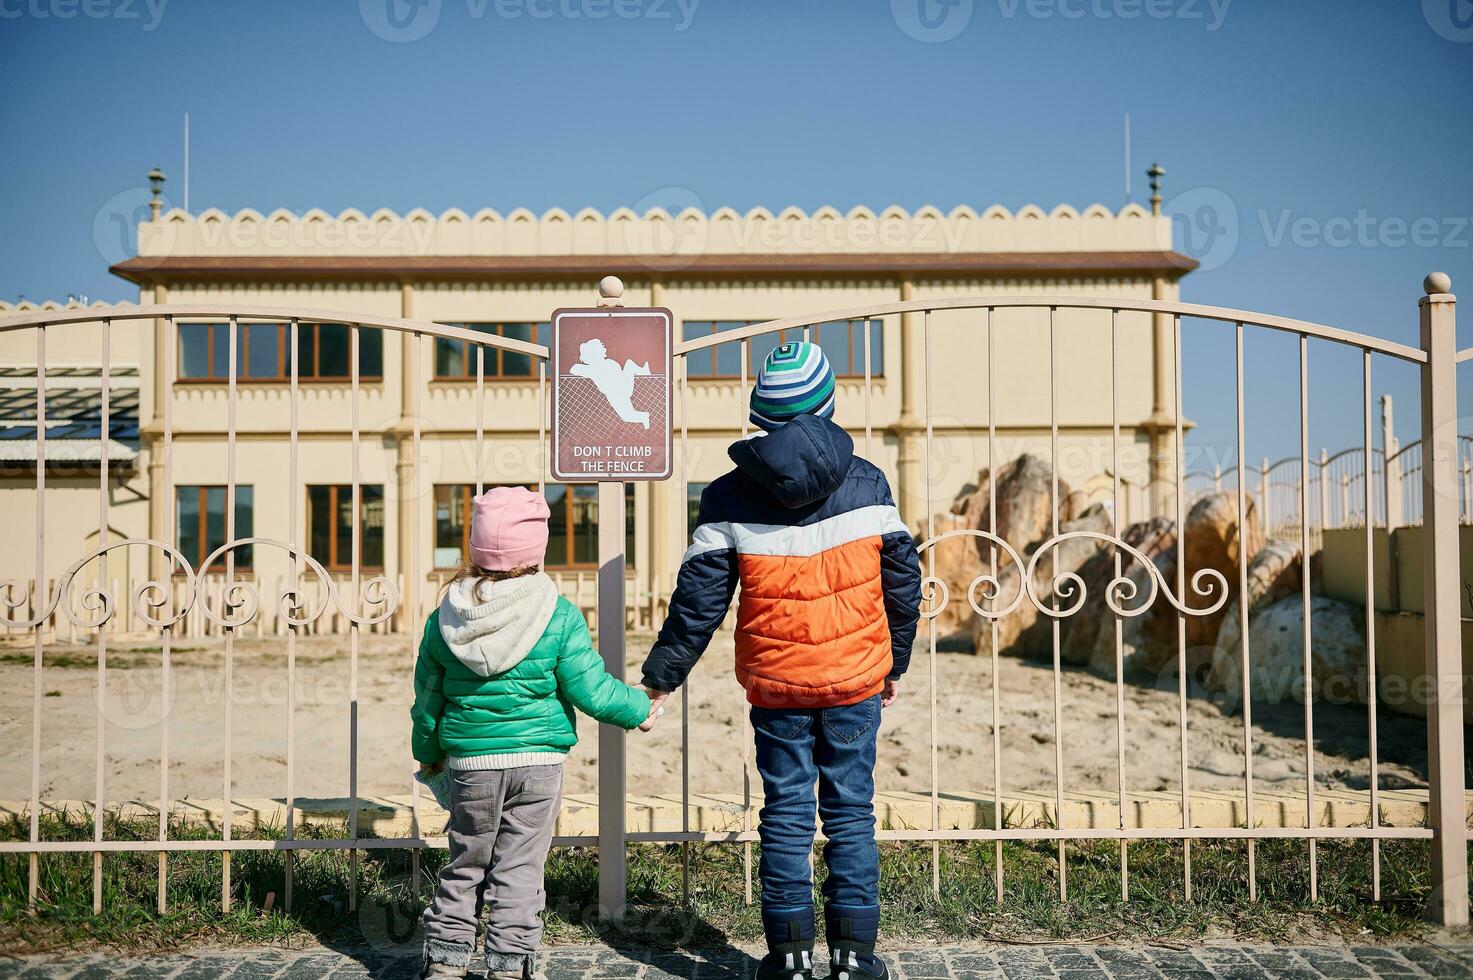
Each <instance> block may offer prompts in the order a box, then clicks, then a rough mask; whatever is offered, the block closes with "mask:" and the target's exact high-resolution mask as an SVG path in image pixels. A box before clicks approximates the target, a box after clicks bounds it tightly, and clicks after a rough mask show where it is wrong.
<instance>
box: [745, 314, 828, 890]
mask: <svg viewBox="0 0 1473 980" xmlns="http://www.w3.org/2000/svg"><path fill="white" fill-rule="evenodd" d="M748 343H749V341H746V340H743V341H742V342H741V343H740V345H739V346H738V350H739V351H740V352H741V355H742V377H741V387H740V388H738V389H737V391H738V393H739V394H740V396H741V397H740V398H739V399H738V401H737V405H738V407H739V408H740V407H742V406H745V405H746V404H747V397H748V396H747V358H748V356H750V353H749V352H750V348H749V347H748ZM749 421H750V416H749V415H748V414H747V413H746V412H742V438H743V439H746V438H747V436H748V435H750V430H749V426H748V422H749ZM751 728H752V718H751V714H750V713H749V712H746V711H743V712H742V831H743V832H744V833H746V832H750V831H751V829H752V744H753V739H754V738H755V736H754V735H753V734H752V730H751ZM808 862H809V864H812V863H813V852H812V849H811V848H810V849H809V853H808ZM742 880H743V886H742V898H743V900H744V901H745V902H746V903H747V904H748V905H751V904H752V842H751V841H747V842H746V843H745V844H744V845H743V847H742Z"/></svg>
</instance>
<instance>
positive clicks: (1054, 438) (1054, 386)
mask: <svg viewBox="0 0 1473 980" xmlns="http://www.w3.org/2000/svg"><path fill="white" fill-rule="evenodd" d="M1058 312H1059V311H1058V307H1054V306H1050V307H1049V308H1048V399H1049V402H1048V423H1049V469H1050V470H1051V471H1052V473H1053V492H1052V493H1051V494H1050V496H1051V497H1052V499H1053V506H1052V508H1051V510H1052V513H1051V515H1050V521H1051V523H1050V531H1049V533H1050V535H1052V536H1053V537H1056V538H1057V537H1058V536H1059V368H1058V365H1059V359H1058V349H1059V338H1058V323H1057V320H1058ZM1052 559H1053V582H1052V583H1050V587H1049V602H1050V603H1051V604H1052V605H1053V607H1054V610H1055V611H1057V610H1058V608H1059V594H1058V587H1059V550H1058V549H1057V548H1055V549H1053V555H1052ZM1019 571H1020V572H1025V570H1024V569H1019ZM1026 577H1027V576H1026V572H1025V574H1024V575H1023V576H1020V578H1019V581H1020V582H1022V581H1023V579H1025V578H1026ZM1049 630H1050V632H1051V634H1052V637H1053V648H1054V803H1055V806H1056V808H1057V809H1055V811H1054V813H1055V819H1056V821H1057V822H1058V824H1059V826H1060V828H1061V829H1062V827H1063V823H1064V678H1063V667H1062V665H1061V662H1060V659H1059V617H1058V616H1050V617H1049ZM1068 898H1069V865H1068V860H1067V851H1066V848H1065V845H1064V839H1063V838H1062V837H1061V838H1059V901H1061V902H1063V901H1067V900H1068Z"/></svg>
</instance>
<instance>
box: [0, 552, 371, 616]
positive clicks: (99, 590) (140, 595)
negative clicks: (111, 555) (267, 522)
mask: <svg viewBox="0 0 1473 980" xmlns="http://www.w3.org/2000/svg"><path fill="white" fill-rule="evenodd" d="M133 545H140V546H143V547H147V548H157V549H158V550H160V551H162V552H164V553H165V554H166V555H168V557H169V560H170V561H171V562H172V563H173V566H174V567H176V568H177V569H178V570H179V571H178V574H179V575H181V576H182V577H183V580H184V589H183V595H184V600H183V602H182V603H181V604H180V605H179V607H178V608H177V609H175V610H173V611H172V612H169V613H166V614H162V615H160V614H158V612H157V611H158V610H160V609H163V608H165V607H166V606H168V604H169V596H170V593H171V592H172V589H171V588H170V585H169V583H167V582H161V581H159V580H157V579H149V580H148V581H145V582H141V583H139V585H138V586H137V587H136V588H134V589H133V591H132V593H131V594H132V598H133V607H132V614H133V615H135V616H137V617H138V618H139V619H140V620H142V621H143V623H144V624H145V625H147V626H149V627H151V628H154V629H167V628H169V627H171V626H174V625H176V624H177V623H179V622H180V621H181V620H182V619H184V617H185V616H187V615H188V614H189V612H190V610H191V609H193V608H194V607H195V606H196V605H197V606H198V607H199V609H200V612H201V613H202V614H203V615H204V616H205V617H206V618H207V619H208V620H209V621H210V622H212V623H214V624H216V625H217V626H220V627H223V628H225V629H240V628H241V627H242V626H245V625H247V624H249V623H250V622H252V621H253V620H254V619H255V618H256V615H257V613H258V612H259V611H260V608H261V593H260V589H259V588H257V585H256V583H255V582H253V581H252V580H251V579H249V578H241V579H238V580H235V581H231V582H227V583H226V586H225V591H224V594H223V597H222V598H223V608H221V609H215V608H213V607H212V606H211V605H210V602H209V600H208V598H207V597H206V596H205V594H204V584H205V582H206V581H207V574H208V572H209V569H210V567H211V566H212V565H214V564H215V563H216V562H218V561H220V559H221V558H222V557H223V556H224V555H225V554H226V553H227V552H231V551H234V550H236V549H238V548H244V547H247V546H259V545H265V546H267V547H272V548H280V549H281V550H283V551H285V552H286V553H287V554H288V555H289V556H291V557H292V558H295V559H298V560H299V561H301V562H302V563H303V564H304V565H305V566H306V568H307V570H309V571H310V573H311V574H312V575H313V576H314V577H315V578H316V579H317V582H318V585H319V587H320V590H321V595H322V598H321V600H320V601H319V602H318V603H317V604H316V606H315V607H308V605H307V597H306V594H305V592H304V590H303V588H302V582H301V579H296V580H293V581H291V582H290V583H289V584H288V585H287V586H286V587H285V588H283V589H282V590H281V592H280V593H279V594H278V595H277V596H275V603H276V611H277V614H278V615H279V616H280V617H281V619H282V621H283V622H285V623H286V624H287V625H289V626H297V627H301V626H307V625H309V624H311V623H313V622H315V621H316V620H317V619H319V618H321V617H322V615H323V614H324V613H326V612H327V609H328V605H329V604H331V605H333V606H335V607H337V610H338V612H339V613H341V614H342V615H343V617H344V618H346V619H347V620H349V621H350V622H353V623H357V624H358V625H359V626H376V625H378V624H379V623H383V622H386V621H388V620H389V619H391V618H392V617H393V616H394V614H395V613H396V612H398V610H399V598H400V597H399V589H398V586H396V585H395V584H394V582H393V581H392V580H391V579H389V577H388V576H386V575H375V576H373V577H372V578H367V579H364V580H363V581H362V582H361V583H360V584H359V586H358V594H357V596H356V600H357V601H356V603H355V605H354V606H352V607H350V606H349V603H348V602H347V601H346V599H345V597H344V595H343V592H342V590H340V589H339V588H338V587H337V584H336V583H335V582H334V580H333V577H332V575H331V574H329V572H328V571H327V569H326V568H325V567H324V566H323V565H322V563H321V562H319V561H318V560H317V559H315V558H313V557H312V556H311V555H309V554H307V553H306V552H305V551H303V550H302V549H301V548H299V547H297V546H295V545H291V544H288V543H287V542H285V541H278V540H276V539H274V538H263V537H250V538H237V539H235V540H234V541H227V542H226V543H225V544H223V545H221V546H220V547H218V548H216V549H215V550H214V551H212V552H210V554H209V555H208V556H206V557H205V560H204V561H203V562H201V563H200V567H199V568H198V570H196V569H195V568H193V567H192V566H191V565H190V564H189V561H188V560H187V559H185V557H184V555H183V554H182V553H180V552H179V550H178V549H177V548H174V547H173V546H172V545H169V544H167V543H165V542H163V541H159V540H157V539H154V538H123V539H122V540H119V541H113V542H110V543H109V544H107V545H106V546H105V547H101V548H94V549H93V550H92V551H90V552H88V553H87V554H85V555H83V556H82V557H81V558H79V559H77V560H76V561H75V562H73V563H72V564H71V565H70V566H69V567H68V568H67V570H66V571H65V572H64V573H63V574H62V576H61V578H60V579H58V580H57V586H56V589H55V590H53V592H52V593H51V595H50V596H49V597H47V598H46V600H45V603H44V605H43V606H42V607H41V608H40V609H39V610H38V611H37V612H36V613H35V614H34V615H32V616H31V617H30V618H29V619H16V618H12V617H11V616H10V615H9V613H11V612H13V611H14V610H16V609H22V608H24V607H25V606H26V605H27V601H28V599H29V598H30V596H29V590H28V589H27V588H26V586H25V585H24V584H23V583H22V582H21V581H20V580H19V579H7V580H5V581H3V582H0V607H3V609H4V614H0V626H4V627H7V628H9V629H15V630H30V629H35V628H36V627H38V626H40V625H41V624H42V623H44V622H46V621H47V620H48V619H50V618H51V617H52V616H53V615H55V614H56V612H57V611H58V609H59V610H60V612H61V614H62V615H63V616H65V617H66V619H67V620H68V621H69V622H71V623H72V624H73V625H75V626H77V627H79V628H81V629H100V628H101V627H103V626H105V625H106V624H107V623H108V622H109V621H110V620H111V619H112V618H113V616H114V615H116V613H117V596H116V595H114V593H113V590H112V589H110V588H108V587H107V585H106V584H105V583H101V582H98V583H96V584H93V585H92V586H91V587H89V588H88V589H87V590H86V591H85V592H83V593H82V594H81V595H80V596H79V597H77V598H76V599H75V600H73V598H72V596H71V593H72V588H73V586H74V585H75V584H76V583H77V575H78V573H79V572H80V571H81V570H82V568H83V567H85V566H86V565H87V564H88V563H89V562H91V561H93V560H94V559H97V558H100V557H101V556H102V555H104V554H106V553H108V552H110V551H116V550H118V549H120V548H128V547H131V546H133ZM304 577H305V576H304ZM78 604H79V605H80V609H78V608H77V606H78ZM365 607H369V608H374V609H376V611H373V612H367V611H365ZM303 610H306V611H305V612H303Z"/></svg>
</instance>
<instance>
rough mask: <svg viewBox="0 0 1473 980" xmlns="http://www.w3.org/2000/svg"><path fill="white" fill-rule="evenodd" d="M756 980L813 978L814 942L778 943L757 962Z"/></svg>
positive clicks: (805, 979)
mask: <svg viewBox="0 0 1473 980" xmlns="http://www.w3.org/2000/svg"><path fill="white" fill-rule="evenodd" d="M753 977H754V978H755V980H813V944H812V943H811V942H801V941H800V942H792V943H778V944H777V945H775V946H772V947H770V948H769V950H768V953H767V955H766V956H764V957H762V960H761V962H759V963H758V964H757V972H756V973H754V974H753Z"/></svg>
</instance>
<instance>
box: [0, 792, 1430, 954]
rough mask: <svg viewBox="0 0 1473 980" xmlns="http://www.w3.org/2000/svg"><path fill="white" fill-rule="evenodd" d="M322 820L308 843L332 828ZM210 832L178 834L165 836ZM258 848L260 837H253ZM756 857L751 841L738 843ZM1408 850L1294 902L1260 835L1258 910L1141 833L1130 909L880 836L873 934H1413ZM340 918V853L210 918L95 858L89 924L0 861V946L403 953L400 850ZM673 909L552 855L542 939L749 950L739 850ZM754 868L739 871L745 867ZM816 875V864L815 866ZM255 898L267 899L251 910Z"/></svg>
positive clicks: (22, 827)
mask: <svg viewBox="0 0 1473 980" xmlns="http://www.w3.org/2000/svg"><path fill="white" fill-rule="evenodd" d="M27 829H28V828H27V825H26V823H25V821H24V820H23V819H14V818H12V820H11V821H10V822H9V823H8V824H4V825H0V837H3V838H6V839H11V840H15V839H22V840H23V839H25V838H26V834H27ZM340 830H341V828H319V829H317V830H315V831H311V832H310V833H315V834H320V835H323V836H329V837H331V836H337V835H338V833H339V832H340ZM156 833H157V824H155V823H152V822H148V821H118V820H115V819H112V818H108V820H107V827H106V835H107V837H108V838H109V839H136V840H151V839H153V838H154V837H155V835H156ZM210 834H211V832H209V831H207V830H206V829H205V828H201V827H197V826H186V825H181V826H178V827H176V828H174V829H173V830H172V832H171V836H173V837H175V838H176V839H190V838H205V837H208V836H210ZM91 835H92V825H91V814H90V813H85V812H80V813H73V814H62V815H48V816H47V817H46V818H45V819H43V821H42V837H43V839H48V840H63V839H65V840H88V839H90V838H91ZM260 836H266V837H271V836H279V834H276V833H274V832H273V831H270V830H267V831H265V832H263V833H261V834H260ZM754 850H755V849H754ZM1428 850H1429V849H1428V845H1427V842H1426V841H1387V842H1384V843H1383V845H1382V848H1381V867H1382V901H1381V902H1380V903H1375V902H1372V901H1371V898H1370V890H1371V882H1370V844H1369V842H1367V841H1322V842H1320V844H1319V846H1318V851H1319V875H1320V877H1319V887H1320V896H1319V901H1317V902H1311V901H1310V899H1309V894H1308V871H1307V862H1306V845H1305V843H1304V842H1302V841H1301V842H1294V841H1260V842H1259V843H1258V846H1257V854H1256V856H1257V867H1258V901H1257V902H1256V903H1252V902H1250V901H1249V900H1248V893H1247V883H1246V882H1247V879H1246V875H1247V850H1246V844H1245V843H1244V842H1241V841H1199V842H1196V843H1194V844H1193V846H1192V870H1193V877H1192V880H1193V896H1192V900H1191V901H1187V900H1186V896H1185V895H1184V893H1183V886H1182V847H1181V844H1180V843H1171V842H1158V841H1142V842H1137V843H1132V844H1131V847H1130V883H1131V896H1130V901H1129V902H1122V901H1121V900H1120V874H1119V848H1118V845H1117V844H1116V843H1114V842H1087V843H1081V842H1073V843H1070V844H1069V846H1068V863H1067V875H1068V889H1069V898H1068V901H1067V902H1062V903H1061V902H1060V901H1059V898H1058V887H1059V886H1058V872H1059V866H1058V849H1057V845H1056V844H1055V843H1053V842H1037V843H1034V842H1016V843H1015V842H1009V843H1007V844H1005V845H1004V847H1003V861H1004V889H1003V890H1004V896H1003V901H1002V903H1001V904H1000V905H999V904H998V902H997V900H996V895H995V893H994V890H993V860H994V858H993V855H994V848H993V844H992V843H991V842H975V843H973V842H954V843H945V844H942V845H941V847H940V849H939V860H940V871H941V894H940V898H939V900H938V899H937V898H936V897H934V896H933V895H932V892H931V848H930V846H929V845H926V844H909V843H886V844H882V845H881V848H880V860H881V882H882V884H881V892H882V896H881V901H882V904H883V906H884V909H885V919H884V926H883V928H884V932H885V938H886V940H887V941H888V942H889V943H891V944H892V945H894V944H900V945H904V944H910V943H915V942H916V941H917V937H924V941H925V942H938V941H964V940H979V939H981V940H994V941H1069V940H1101V941H1121V942H1125V941H1142V942H1145V941H1149V942H1158V943H1160V942H1164V943H1172V942H1189V941H1193V940H1196V939H1200V938H1202V937H1203V936H1219V937H1223V938H1227V937H1235V938H1239V939H1243V940H1254V941H1262V942H1286V941H1292V940H1295V939H1303V938H1305V937H1308V936H1316V937H1324V936H1336V937H1345V938H1351V937H1354V938H1357V939H1359V940H1366V939H1368V938H1369V939H1381V940H1386V939H1397V938H1402V939H1404V938H1412V937H1415V936H1418V935H1420V934H1422V933H1423V932H1424V931H1425V929H1426V926H1425V925H1424V924H1423V922H1422V921H1421V920H1420V918H1419V916H1420V913H1421V910H1422V906H1423V903H1424V902H1425V900H1426V897H1427V894H1428V891H1429V888H1430V881H1429V873H1428ZM360 854H361V860H360V865H359V883H358V889H359V890H358V894H359V902H358V908H357V910H356V911H352V910H350V909H349V903H348V890H349V883H350V870H349V858H348V855H347V853H346V852H329V851H310V850H304V851H299V852H297V857H296V870H295V882H294V890H295V900H294V906H293V908H292V910H291V911H290V913H288V912H286V911H284V909H283V907H282V906H283V902H282V897H283V894H284V878H283V873H284V872H283V867H284V856H283V854H282V853H281V852H273V851H236V852H235V853H234V854H233V855H232V859H231V877H232V891H233V896H234V898H233V903H232V908H231V911H230V912H229V913H222V912H221V910H220V880H221V856H220V855H219V854H211V853H203V852H202V853H188V852H176V853H174V854H171V855H170V858H169V895H168V899H169V902H168V912H167V913H166V914H164V915H159V914H157V913H156V911H155V902H156V894H155V889H156V887H157V881H158V864H157V858H156V856H155V855H154V854H152V853H138V854H107V855H104V858H103V864H102V867H103V912H102V914H100V915H93V914H92V856H91V854H87V853H81V854H47V855H42V857H41V860H40V881H39V899H38V903H37V910H36V914H35V915H28V914H27V898H26V896H27V873H28V872H27V866H28V858H27V856H26V855H24V854H5V855H0V950H4V951H7V952H10V953H22V952H31V953H34V952H44V951H52V950H58V949H68V948H89V947H91V948H96V947H99V946H102V947H117V948H128V949H135V950H156V949H167V948H175V947H179V946H185V945H189V944H197V943H211V944H219V945H229V944H261V943H268V944H287V943H297V944H300V943H303V942H306V941H309V940H316V941H319V942H322V943H324V944H325V945H328V946H339V945H342V946H360V947H361V946H363V945H365V944H366V945H369V946H397V945H399V944H410V945H414V946H417V945H418V943H419V941H420V940H419V935H418V933H417V931H416V925H417V918H418V914H419V911H420V908H421V902H422V900H423V899H422V898H416V897H415V885H416V882H415V881H414V880H413V879H412V878H411V864H410V854H409V852H407V851H387V850H385V851H367V852H360ZM691 854H692V870H691V876H690V880H691V897H692V903H691V905H690V906H689V907H686V906H684V905H683V904H682V903H681V848H680V846H678V845H675V846H658V845H638V846H631V847H630V849H629V891H630V908H629V913H628V916H627V918H626V921H625V923H624V925H623V926H622V927H618V928H610V927H607V926H604V925H602V924H601V923H599V922H598V921H597V914H596V913H597V894H598V863H597V855H596V852H594V851H592V850H589V849H583V848H559V849H555V850H554V851H553V852H552V854H551V856H550V857H549V860H548V864H547V892H548V908H547V915H546V919H547V927H548V928H547V942H548V943H550V944H553V943H579V942H593V941H605V942H611V943H615V944H638V945H646V946H656V947H662V948H700V947H710V946H719V945H723V944H725V943H727V942H736V943H741V942H751V941H757V940H760V937H761V923H760V918H759V915H758V906H757V905H755V904H753V905H747V904H746V903H745V902H744V901H743V861H742V848H740V847H736V846H730V845H714V844H713V845H703V846H698V847H694V848H693V849H692V852H691ZM444 859H445V852H443V851H425V852H423V858H422V865H421V869H420V871H421V877H420V881H419V882H418V885H419V889H420V894H421V896H424V895H428V893H429V892H430V891H432V889H433V886H434V880H435V876H436V874H437V873H438V871H439V867H440V864H441V862H442V861H443V860H444ZM754 864H755V862H754ZM818 866H819V868H820V874H822V870H821V869H822V862H818ZM268 896H270V898H269V899H268Z"/></svg>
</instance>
